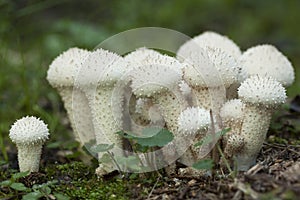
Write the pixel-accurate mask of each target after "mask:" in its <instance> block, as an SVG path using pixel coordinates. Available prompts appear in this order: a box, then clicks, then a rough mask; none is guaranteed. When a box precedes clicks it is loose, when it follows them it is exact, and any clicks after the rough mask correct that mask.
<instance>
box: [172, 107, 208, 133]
mask: <svg viewBox="0 0 300 200" xmlns="http://www.w3.org/2000/svg"><path fill="white" fill-rule="evenodd" d="M210 124H211V119H210V113H209V111H208V110H205V109H203V108H200V107H189V108H187V109H185V110H184V111H183V112H182V113H181V114H180V116H179V117H178V126H179V131H180V132H182V133H185V134H195V133H196V132H197V131H203V130H206V129H207V128H208V127H209V126H210Z"/></svg>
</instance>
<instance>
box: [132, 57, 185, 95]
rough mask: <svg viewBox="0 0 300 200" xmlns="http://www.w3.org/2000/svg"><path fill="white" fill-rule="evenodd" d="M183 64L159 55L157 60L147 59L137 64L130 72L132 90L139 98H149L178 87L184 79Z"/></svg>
mask: <svg viewBox="0 0 300 200" xmlns="http://www.w3.org/2000/svg"><path fill="white" fill-rule="evenodd" d="M181 68H182V64H181V63H180V62H179V61H177V60H176V59H175V58H172V57H170V56H166V55H158V56H157V57H156V59H153V58H151V59H147V60H145V61H144V63H143V64H137V67H134V68H133V69H132V70H131V71H130V72H129V76H130V78H131V80H132V84H131V87H132V90H133V93H134V94H135V95H137V96H147V97H150V96H151V95H153V94H155V93H159V92H163V91H166V90H172V89H173V88H174V86H177V85H178V84H179V82H180V81H181V77H182V71H181Z"/></svg>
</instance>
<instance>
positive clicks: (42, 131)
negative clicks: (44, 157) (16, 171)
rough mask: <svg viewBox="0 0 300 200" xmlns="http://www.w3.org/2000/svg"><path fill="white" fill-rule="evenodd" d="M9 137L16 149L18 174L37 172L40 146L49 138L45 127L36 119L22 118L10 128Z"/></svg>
mask: <svg viewBox="0 0 300 200" xmlns="http://www.w3.org/2000/svg"><path fill="white" fill-rule="evenodd" d="M9 137H10V139H11V140H12V141H13V142H14V143H16V145H17V148H18V162H19V168H20V172H25V171H29V172H38V171H39V163H40V158H41V153H42V146H43V144H44V142H45V141H46V140H47V139H48V138H49V130H48V127H47V125H46V124H45V123H44V122H43V121H42V120H40V119H38V118H36V117H33V116H30V117H29V116H27V117H23V118H21V119H19V120H17V121H16V122H15V123H14V124H13V125H12V126H11V128H10V130H9Z"/></svg>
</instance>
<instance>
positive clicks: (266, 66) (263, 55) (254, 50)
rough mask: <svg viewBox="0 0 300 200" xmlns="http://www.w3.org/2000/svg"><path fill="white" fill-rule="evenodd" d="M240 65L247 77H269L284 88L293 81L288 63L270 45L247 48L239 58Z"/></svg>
mask: <svg viewBox="0 0 300 200" xmlns="http://www.w3.org/2000/svg"><path fill="white" fill-rule="evenodd" d="M240 65H241V66H242V67H243V68H244V69H245V71H246V72H247V73H248V74H249V75H255V74H257V75H259V76H262V77H266V76H271V77H273V78H274V79H276V80H277V81H279V82H280V83H281V84H282V85H284V86H289V85H291V84H292V83H293V82H294V79H295V74H294V69H293V66H292V64H291V63H290V61H289V60H288V59H287V57H285V56H284V55H283V54H282V53H281V52H280V51H278V50H277V49H276V48H275V47H274V46H272V45H267V44H265V45H258V46H255V47H251V48H249V49H248V50H247V51H245V52H244V53H243V55H242V56H241V58H240Z"/></svg>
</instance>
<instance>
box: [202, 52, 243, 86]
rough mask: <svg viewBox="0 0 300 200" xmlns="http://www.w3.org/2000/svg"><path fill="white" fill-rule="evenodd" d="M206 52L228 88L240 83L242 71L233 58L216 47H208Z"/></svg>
mask: <svg viewBox="0 0 300 200" xmlns="http://www.w3.org/2000/svg"><path fill="white" fill-rule="evenodd" d="M206 52H207V54H208V57H209V59H210V60H211V61H212V63H213V64H214V66H215V67H216V68H217V70H218V73H219V75H220V77H221V79H222V81H223V84H224V86H225V87H226V88H228V87H229V86H230V85H231V84H233V83H235V82H237V81H238V76H239V74H240V69H239V68H238V65H237V61H236V59H235V58H234V57H233V56H231V55H229V54H227V53H226V52H225V51H223V50H222V49H220V48H215V47H207V48H206Z"/></svg>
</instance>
